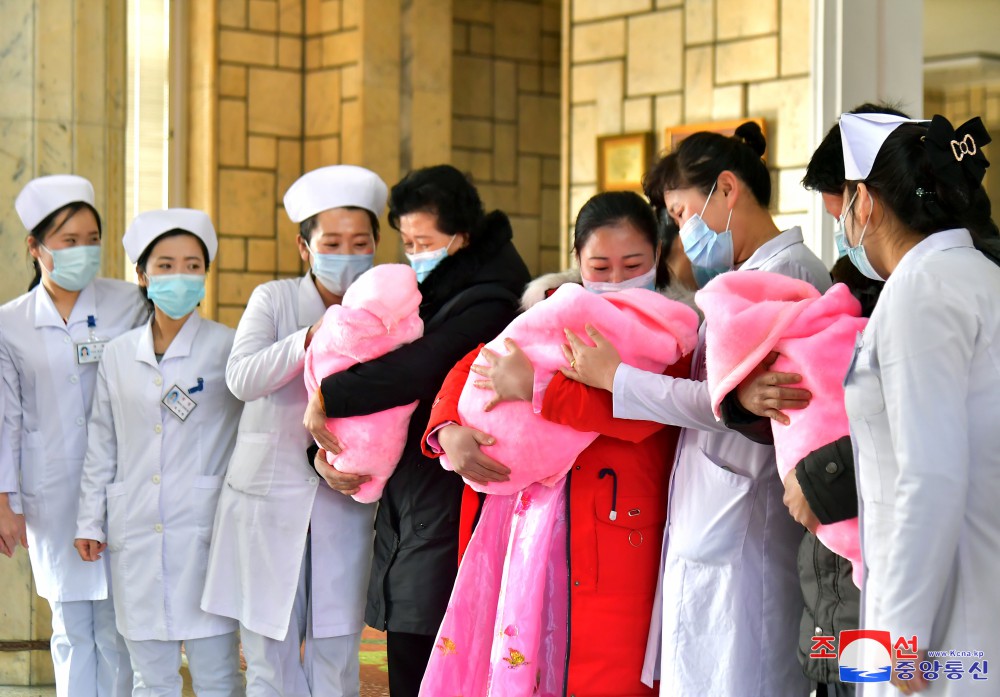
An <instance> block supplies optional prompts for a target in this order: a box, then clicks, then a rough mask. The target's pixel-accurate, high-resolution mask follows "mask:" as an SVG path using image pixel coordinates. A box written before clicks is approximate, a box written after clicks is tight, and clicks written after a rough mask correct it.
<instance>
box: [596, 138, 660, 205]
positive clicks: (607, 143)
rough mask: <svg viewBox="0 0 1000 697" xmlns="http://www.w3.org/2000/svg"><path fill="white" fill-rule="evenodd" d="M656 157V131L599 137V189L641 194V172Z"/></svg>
mask: <svg viewBox="0 0 1000 697" xmlns="http://www.w3.org/2000/svg"><path fill="white" fill-rule="evenodd" d="M652 159H653V134H652V133H649V132H643V133H625V134H622V135H618V136H598V137H597V190H598V191H635V192H638V193H642V175H643V174H645V173H646V170H648V169H649V166H650V164H652Z"/></svg>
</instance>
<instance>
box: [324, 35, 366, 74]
mask: <svg viewBox="0 0 1000 697" xmlns="http://www.w3.org/2000/svg"><path fill="white" fill-rule="evenodd" d="M360 58H361V32H360V31H358V30H357V29H350V30H347V31H341V32H337V33H336V34H327V35H324V36H323V65H324V66H326V67H329V66H333V65H347V64H349V63H357V62H358V60H359V59H360Z"/></svg>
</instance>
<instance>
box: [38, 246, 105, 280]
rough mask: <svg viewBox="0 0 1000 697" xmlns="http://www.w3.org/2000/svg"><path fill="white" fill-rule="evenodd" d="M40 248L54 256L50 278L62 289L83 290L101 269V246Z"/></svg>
mask: <svg viewBox="0 0 1000 697" xmlns="http://www.w3.org/2000/svg"><path fill="white" fill-rule="evenodd" d="M40 246H41V248H42V249H44V250H45V251H46V252H48V253H49V254H51V255H52V270H51V271H50V272H49V278H51V279H52V281H53V282H54V283H55V284H56V285H57V286H59V287H60V288H64V289H66V290H69V291H74V292H76V291H80V290H83V289H84V288H86V287H87V286H88V285H89V284H90V282H91V281H93V280H94V277H95V276H97V272H98V271H100V269H101V247H100V245H96V244H88V245H78V246H76V247H67V248H66V249H54V250H53V249H49V248H48V247H46V246H45V245H40Z"/></svg>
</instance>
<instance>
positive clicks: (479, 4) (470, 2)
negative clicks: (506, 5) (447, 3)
mask: <svg viewBox="0 0 1000 697" xmlns="http://www.w3.org/2000/svg"><path fill="white" fill-rule="evenodd" d="M454 12H455V19H460V20H463V21H466V22H485V23H489V22H492V21H493V0H457V2H455V3H454Z"/></svg>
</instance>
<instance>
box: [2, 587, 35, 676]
mask: <svg viewBox="0 0 1000 697" xmlns="http://www.w3.org/2000/svg"><path fill="white" fill-rule="evenodd" d="M7 604H8V605H13V603H11V602H9V601H8V602H7ZM30 657H31V653H30V652H29V651H4V652H0V684H2V685H27V684H28V679H29V677H30V674H31V671H30V666H31V663H30Z"/></svg>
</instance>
